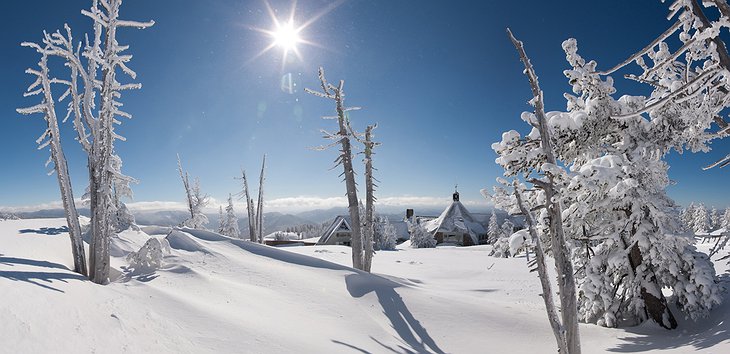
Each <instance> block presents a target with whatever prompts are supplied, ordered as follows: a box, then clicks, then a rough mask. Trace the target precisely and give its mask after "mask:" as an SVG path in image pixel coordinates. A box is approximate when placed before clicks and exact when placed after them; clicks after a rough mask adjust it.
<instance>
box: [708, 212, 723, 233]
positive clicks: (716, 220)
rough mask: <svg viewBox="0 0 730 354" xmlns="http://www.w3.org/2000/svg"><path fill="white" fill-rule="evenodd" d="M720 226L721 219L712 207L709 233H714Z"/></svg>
mask: <svg viewBox="0 0 730 354" xmlns="http://www.w3.org/2000/svg"><path fill="white" fill-rule="evenodd" d="M720 224H721V218H720V213H719V212H718V211H717V208H715V207H712V211H710V229H709V231H714V230H717V229H719V228H720Z"/></svg>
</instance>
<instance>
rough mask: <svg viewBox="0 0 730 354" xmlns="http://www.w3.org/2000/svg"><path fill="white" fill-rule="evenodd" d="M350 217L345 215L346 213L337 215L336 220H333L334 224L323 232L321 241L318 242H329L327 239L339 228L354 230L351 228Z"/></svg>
mask: <svg viewBox="0 0 730 354" xmlns="http://www.w3.org/2000/svg"><path fill="white" fill-rule="evenodd" d="M349 220H350V217H349V216H344V215H338V216H337V217H335V220H333V221H332V224H330V226H329V227H328V228H326V229H325V230H324V232H322V236H321V237H320V238H319V241H317V244H325V243H327V240H329V238H330V237H331V236H332V235H333V234H335V233H336V232H337V231H338V230H347V231H350V230H352V229H351V228H350V221H349Z"/></svg>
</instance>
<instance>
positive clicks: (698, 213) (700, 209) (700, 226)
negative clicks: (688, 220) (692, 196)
mask: <svg viewBox="0 0 730 354" xmlns="http://www.w3.org/2000/svg"><path fill="white" fill-rule="evenodd" d="M693 219H694V220H692V226H693V231H694V232H695V233H705V232H707V231H708V230H709V229H710V217H709V215H708V214H707V208H705V204H703V203H700V204H699V205H698V206H697V207H696V208H695V210H694V215H693Z"/></svg>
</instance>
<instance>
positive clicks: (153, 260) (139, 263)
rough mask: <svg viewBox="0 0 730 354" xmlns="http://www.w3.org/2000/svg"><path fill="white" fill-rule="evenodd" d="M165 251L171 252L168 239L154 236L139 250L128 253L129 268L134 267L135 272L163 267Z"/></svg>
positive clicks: (146, 271) (144, 271)
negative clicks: (159, 238)
mask: <svg viewBox="0 0 730 354" xmlns="http://www.w3.org/2000/svg"><path fill="white" fill-rule="evenodd" d="M163 251H166V252H167V253H169V252H170V245H169V244H168V243H167V241H166V240H163V241H162V242H160V240H158V239H156V238H154V237H152V238H150V239H149V240H147V242H145V244H144V245H143V246H142V247H141V248H140V249H139V251H137V252H132V253H130V254H129V255H127V262H129V268H132V269H134V271H133V272H134V273H137V274H139V273H151V272H154V271H155V270H157V269H160V267H162V259H163V258H164V253H163Z"/></svg>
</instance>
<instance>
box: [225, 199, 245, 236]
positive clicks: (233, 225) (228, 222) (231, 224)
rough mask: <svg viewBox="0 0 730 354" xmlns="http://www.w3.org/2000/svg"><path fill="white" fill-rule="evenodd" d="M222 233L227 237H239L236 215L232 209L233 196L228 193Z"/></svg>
mask: <svg viewBox="0 0 730 354" xmlns="http://www.w3.org/2000/svg"><path fill="white" fill-rule="evenodd" d="M222 231H223V232H221V233H222V234H223V235H226V236H228V237H235V238H239V237H240V236H241V235H240V232H239V231H238V217H237V216H236V213H235V212H234V211H233V196H231V195H230V194H229V195H228V206H227V207H226V216H225V221H224V222H223V230H222Z"/></svg>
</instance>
